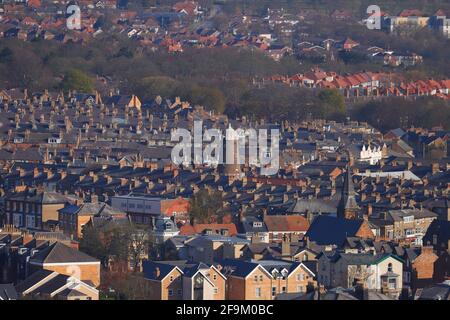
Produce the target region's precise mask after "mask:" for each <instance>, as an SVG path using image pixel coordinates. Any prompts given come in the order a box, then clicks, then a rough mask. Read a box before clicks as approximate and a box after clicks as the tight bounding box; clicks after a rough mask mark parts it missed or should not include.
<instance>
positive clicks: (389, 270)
mask: <svg viewBox="0 0 450 320" xmlns="http://www.w3.org/2000/svg"><path fill="white" fill-rule="evenodd" d="M388 272H392V263H389V264H388Z"/></svg>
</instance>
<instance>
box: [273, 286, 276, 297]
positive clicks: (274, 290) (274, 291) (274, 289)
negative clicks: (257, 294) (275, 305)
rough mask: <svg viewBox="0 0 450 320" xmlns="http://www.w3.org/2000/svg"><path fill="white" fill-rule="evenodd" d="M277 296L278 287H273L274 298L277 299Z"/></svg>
mask: <svg viewBox="0 0 450 320" xmlns="http://www.w3.org/2000/svg"><path fill="white" fill-rule="evenodd" d="M276 294H277V287H272V297H275V295H276Z"/></svg>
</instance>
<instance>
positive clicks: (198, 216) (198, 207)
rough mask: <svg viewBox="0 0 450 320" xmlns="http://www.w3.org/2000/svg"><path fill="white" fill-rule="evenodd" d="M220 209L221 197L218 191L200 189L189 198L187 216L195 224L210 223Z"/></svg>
mask: <svg viewBox="0 0 450 320" xmlns="http://www.w3.org/2000/svg"><path fill="white" fill-rule="evenodd" d="M221 208H222V196H221V194H220V193H219V192H218V191H211V192H209V191H208V190H206V189H202V190H200V191H199V192H197V193H196V194H195V195H194V196H193V197H191V199H190V202H189V215H190V217H191V220H193V221H195V223H210V222H212V221H214V220H215V219H216V218H217V214H218V213H219V211H220V209H221Z"/></svg>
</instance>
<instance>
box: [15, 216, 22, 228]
mask: <svg viewBox="0 0 450 320" xmlns="http://www.w3.org/2000/svg"><path fill="white" fill-rule="evenodd" d="M14 226H15V227H21V226H22V215H21V214H14Z"/></svg>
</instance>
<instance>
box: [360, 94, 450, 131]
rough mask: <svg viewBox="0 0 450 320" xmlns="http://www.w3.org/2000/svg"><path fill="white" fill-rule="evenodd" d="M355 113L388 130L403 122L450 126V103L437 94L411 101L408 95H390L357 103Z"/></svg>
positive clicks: (404, 123) (377, 126) (381, 128)
mask: <svg viewBox="0 0 450 320" xmlns="http://www.w3.org/2000/svg"><path fill="white" fill-rule="evenodd" d="M352 116H353V117H355V118H356V119H358V120H361V121H368V122H369V123H370V124H371V125H373V126H374V127H376V128H378V129H380V130H382V131H388V130H390V129H395V128H398V127H403V126H406V127H408V126H411V125H412V126H416V127H418V126H424V127H428V128H431V127H434V126H443V127H444V129H446V130H448V129H450V104H449V102H446V101H443V100H441V99H437V98H432V97H430V98H422V99H418V100H415V101H408V100H405V99H404V98H389V99H383V100H379V101H371V102H368V103H365V104H362V105H359V106H357V107H356V108H355V109H354V110H352Z"/></svg>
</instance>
